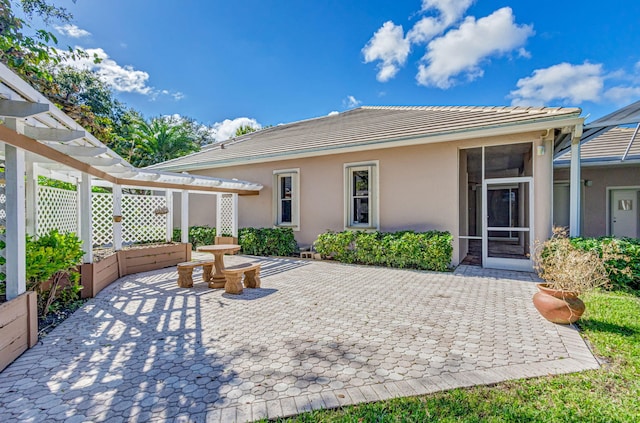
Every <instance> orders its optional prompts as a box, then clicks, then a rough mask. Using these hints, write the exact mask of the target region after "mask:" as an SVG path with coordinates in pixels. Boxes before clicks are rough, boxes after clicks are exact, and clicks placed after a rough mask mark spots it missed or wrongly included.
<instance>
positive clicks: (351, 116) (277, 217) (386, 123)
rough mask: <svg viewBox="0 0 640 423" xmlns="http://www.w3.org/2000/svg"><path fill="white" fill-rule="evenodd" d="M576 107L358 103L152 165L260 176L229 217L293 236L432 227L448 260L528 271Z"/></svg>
mask: <svg viewBox="0 0 640 423" xmlns="http://www.w3.org/2000/svg"><path fill="white" fill-rule="evenodd" d="M580 112H581V111H580V109H577V108H521V107H360V108H357V109H353V110H349V111H347V112H344V113H340V114H338V115H334V116H326V117H321V118H316V119H310V120H305V121H300V122H294V123H290V124H286V125H279V126H276V127H271V128H268V129H264V130H260V131H258V132H253V133H251V134H247V135H244V136H241V137H238V138H235V139H232V140H229V141H227V142H223V143H218V144H214V145H211V146H209V147H207V148H204V149H203V150H202V151H200V152H198V153H194V154H191V155H189V156H185V157H181V158H178V159H175V160H170V161H167V162H164V163H161V164H158V165H155V166H152V168H154V169H161V170H171V171H180V172H182V171H188V172H190V173H194V174H201V175H215V176H216V177H222V178H239V179H245V180H251V181H256V182H258V183H260V184H263V185H264V189H263V190H262V191H261V193H260V195H259V196H253V197H242V198H240V199H239V212H238V213H239V226H240V227H272V226H283V227H291V228H293V230H294V231H295V235H296V239H297V241H298V242H299V243H300V244H306V245H309V244H311V243H312V242H313V241H314V240H315V239H316V237H317V235H318V234H320V233H323V232H325V231H327V230H333V231H341V230H344V229H354V230H380V231H396V230H403V229H413V230H417V231H427V230H433V229H435V230H441V231H449V232H451V234H452V235H453V237H454V253H453V260H452V261H453V262H452V264H453V265H456V264H458V263H459V262H461V261H462V260H464V259H465V258H466V257H468V256H474V255H476V256H478V259H479V258H482V263H483V265H484V266H486V267H495V268H508V269H520V270H531V268H532V265H531V260H530V252H531V247H532V244H533V242H534V240H542V239H546V238H547V237H548V236H549V234H550V230H551V224H552V213H553V211H552V205H551V203H552V194H553V192H552V185H553V184H552V181H553V166H552V159H553V152H554V150H556V149H557V147H558V142H560V140H561V139H562V140H566V136H567V134H568V135H575V137H576V139H577V137H579V136H580V134H581V130H582V123H583V119H582V118H581V117H580ZM484 199H486V201H485V200H484ZM190 201H191V207H190V210H191V215H190V223H191V224H208V225H211V226H215V222H216V216H215V206H214V205H213V203H211V202H212V200H208V198H207V197H205V196H201V197H200V196H190ZM208 202H210V203H211V204H209V203H208ZM482 222H487V225H483V224H482ZM468 258H469V259H472V257H468ZM478 261H479V260H478Z"/></svg>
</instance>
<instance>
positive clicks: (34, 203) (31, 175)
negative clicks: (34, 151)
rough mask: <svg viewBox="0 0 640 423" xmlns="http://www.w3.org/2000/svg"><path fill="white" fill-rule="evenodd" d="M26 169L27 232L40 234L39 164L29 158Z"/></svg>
mask: <svg viewBox="0 0 640 423" xmlns="http://www.w3.org/2000/svg"><path fill="white" fill-rule="evenodd" d="M25 170H26V173H27V176H26V179H25V183H26V204H27V210H26V213H27V214H26V217H27V234H29V235H31V236H36V235H38V165H37V164H36V163H34V162H33V160H27V162H26V166H25Z"/></svg>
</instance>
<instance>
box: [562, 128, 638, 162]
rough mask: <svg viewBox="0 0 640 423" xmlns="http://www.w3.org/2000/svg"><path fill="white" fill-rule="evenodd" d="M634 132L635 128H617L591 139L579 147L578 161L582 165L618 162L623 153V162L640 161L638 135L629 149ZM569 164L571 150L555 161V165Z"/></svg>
mask: <svg viewBox="0 0 640 423" xmlns="http://www.w3.org/2000/svg"><path fill="white" fill-rule="evenodd" d="M635 131H636V129H635V128H626V127H618V128H613V129H610V130H608V131H607V132H605V133H603V134H600V135H598V136H597V137H595V138H592V139H591V140H589V141H587V142H585V143H584V144H582V145H581V146H580V160H581V161H582V162H583V163H603V162H620V161H621V160H622V158H623V157H624V156H625V153H626V154H627V155H626V158H625V161H631V160H635V161H637V160H640V139H638V138H640V134H638V135H637V136H636V139H635V140H634V142H633V143H632V144H631V147H629V143H631V139H632V137H633V135H634V133H635ZM627 148H628V149H629V151H628V152H627ZM570 162H571V150H569V151H568V152H566V153H565V154H563V155H562V156H560V157H558V158H557V159H556V160H555V164H556V165H564V164H568V163H570Z"/></svg>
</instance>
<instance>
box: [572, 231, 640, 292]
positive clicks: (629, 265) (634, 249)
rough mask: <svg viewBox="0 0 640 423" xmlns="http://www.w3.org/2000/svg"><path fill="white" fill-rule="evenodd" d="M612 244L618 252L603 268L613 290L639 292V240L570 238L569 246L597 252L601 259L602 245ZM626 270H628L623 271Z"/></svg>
mask: <svg viewBox="0 0 640 423" xmlns="http://www.w3.org/2000/svg"><path fill="white" fill-rule="evenodd" d="M612 243H614V244H615V246H616V247H617V248H616V249H617V251H618V252H619V254H618V256H617V257H616V258H615V259H611V260H606V261H605V267H606V269H607V273H608V274H609V279H610V280H611V286H612V288H613V289H618V290H628V289H632V290H640V240H639V239H635V238H622V239H617V238H613V237H601V238H571V244H572V245H574V246H575V247H576V248H578V249H580V250H583V251H591V250H593V251H597V252H598V254H599V255H600V256H601V257H602V251H603V245H610V244H612ZM625 269H628V270H625Z"/></svg>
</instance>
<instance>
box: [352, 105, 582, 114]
mask: <svg viewBox="0 0 640 423" xmlns="http://www.w3.org/2000/svg"><path fill="white" fill-rule="evenodd" d="M357 109H368V110H424V111H431V110H434V111H435V110H439V111H441V110H451V111H469V110H475V111H505V112H533V111H536V112H541V111H546V112H548V113H553V112H558V111H560V110H562V111H565V112H569V111H572V110H573V111H582V110H581V109H580V108H579V107H546V106H540V107H533V106H360V107H358V108H357ZM357 109H352V110H357ZM349 111H350V110H349Z"/></svg>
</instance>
